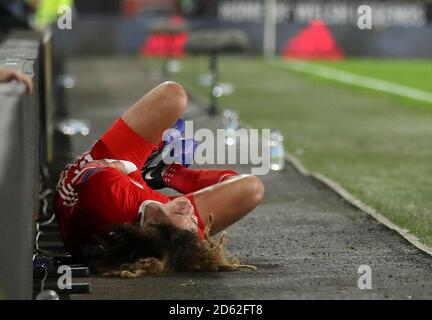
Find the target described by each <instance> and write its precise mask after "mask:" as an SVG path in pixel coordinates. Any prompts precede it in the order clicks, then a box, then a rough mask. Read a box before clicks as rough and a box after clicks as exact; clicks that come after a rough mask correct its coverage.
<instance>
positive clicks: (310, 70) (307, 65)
mask: <svg viewBox="0 0 432 320" xmlns="http://www.w3.org/2000/svg"><path fill="white" fill-rule="evenodd" d="M270 63H271V64H272V65H276V66H282V67H284V68H287V69H290V70H294V71H298V72H302V73H307V74H312V75H315V76H318V77H322V78H326V79H330V80H335V81H339V82H343V83H348V84H352V85H355V86H359V87H364V88H368V89H372V90H376V91H382V92H387V93H391V94H395V95H398V96H401V97H405V98H410V99H414V100H418V101H424V102H428V103H432V93H431V92H428V91H423V90H419V89H415V88H411V87H407V86H404V85H401V84H397V83H393V82H389V81H385V80H379V79H375V78H371V77H368V76H361V75H358V74H354V73H351V72H347V71H342V70H338V69H335V68H331V67H327V66H321V65H318V64H316V63H311V62H305V61H298V60H288V61H286V62H285V63H282V64H279V63H274V62H270Z"/></svg>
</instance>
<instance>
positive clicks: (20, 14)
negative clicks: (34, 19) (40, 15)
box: [0, 0, 33, 32]
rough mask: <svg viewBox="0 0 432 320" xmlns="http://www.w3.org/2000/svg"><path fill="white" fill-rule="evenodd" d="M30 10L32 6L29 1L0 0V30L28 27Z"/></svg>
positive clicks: (7, 30) (31, 10)
mask: <svg viewBox="0 0 432 320" xmlns="http://www.w3.org/2000/svg"><path fill="white" fill-rule="evenodd" d="M32 12H33V8H32V5H31V3H30V2H29V1H23V0H0V31H1V32H9V31H10V30H12V29H29V28H30V24H31V22H30V20H31V19H30V17H31V14H32Z"/></svg>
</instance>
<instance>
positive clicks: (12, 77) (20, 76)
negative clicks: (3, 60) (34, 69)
mask: <svg viewBox="0 0 432 320" xmlns="http://www.w3.org/2000/svg"><path fill="white" fill-rule="evenodd" d="M9 81H18V82H22V83H24V84H25V86H26V89H27V93H29V94H31V93H32V91H33V83H32V81H31V79H30V78H29V77H28V76H27V75H25V74H24V73H22V72H19V71H15V70H11V69H5V68H1V67H0V83H2V82H9Z"/></svg>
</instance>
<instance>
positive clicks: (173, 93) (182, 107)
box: [160, 81, 187, 117]
mask: <svg viewBox="0 0 432 320" xmlns="http://www.w3.org/2000/svg"><path fill="white" fill-rule="evenodd" d="M160 90H161V91H162V93H163V95H164V96H165V97H166V98H167V101H168V104H169V108H170V111H171V112H173V113H175V114H177V115H178V116H179V117H180V116H181V115H182V114H183V113H184V112H185V111H186V107H187V94H186V91H185V89H184V88H183V87H182V85H181V84H179V83H177V82H174V81H166V82H164V83H162V84H161V85H160Z"/></svg>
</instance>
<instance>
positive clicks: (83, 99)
mask: <svg viewBox="0 0 432 320" xmlns="http://www.w3.org/2000/svg"><path fill="white" fill-rule="evenodd" d="M68 69H69V72H70V73H72V74H73V75H74V76H75V78H76V87H75V88H74V89H72V90H70V91H69V98H70V99H69V104H70V107H69V111H70V116H71V117H74V118H86V119H89V120H90V121H91V123H92V131H91V134H90V135H89V136H87V137H74V138H73V140H72V147H73V150H74V152H75V153H76V154H78V153H81V152H83V151H84V150H86V149H87V148H88V147H89V146H90V145H91V144H92V143H93V142H94V140H95V139H97V138H98V136H100V135H101V134H102V133H103V132H104V130H105V129H107V128H108V126H109V125H110V124H111V123H112V122H113V121H114V120H115V118H116V117H118V116H119V115H121V113H122V112H123V111H124V110H126V109H127V107H128V106H129V105H131V104H132V103H133V102H134V101H135V100H136V99H138V98H139V97H140V96H141V95H143V94H144V93H145V92H146V91H148V90H149V89H150V88H151V87H152V86H154V85H155V84H156V83H158V82H159V81H160V78H159V76H158V74H157V73H155V72H149V71H147V70H145V69H144V68H143V66H142V64H140V63H139V62H138V61H137V60H136V59H133V58H131V59H127V58H106V57H104V58H103V59H102V58H101V59H96V58H91V59H90V58H86V59H76V60H73V61H71V62H70V63H69V65H68ZM200 110H201V109H200V107H198V106H196V105H195V104H193V103H191V106H190V112H189V113H188V114H187V115H186V118H190V119H193V120H194V125H195V128H200V127H206V128H211V129H215V128H221V127H222V125H221V119H220V118H219V117H215V118H209V117H207V116H206V115H205V114H203V113H199V111H200ZM235 169H237V170H239V171H241V172H245V173H249V172H250V168H248V167H235ZM262 180H263V182H264V184H265V186H266V196H265V201H264V203H263V204H262V205H261V206H260V207H259V208H257V209H256V210H255V211H254V212H253V213H251V214H250V215H249V216H248V217H247V218H245V219H244V220H242V221H240V222H239V223H237V224H236V225H234V226H233V227H231V228H229V229H228V230H227V233H228V238H229V244H228V248H229V252H230V254H231V255H232V256H236V257H238V258H239V259H240V260H241V262H242V263H245V264H253V265H255V266H257V267H258V270H257V271H252V270H240V271H237V272H231V273H194V274H171V275H166V276H157V277H146V278H141V279H132V280H121V279H106V278H97V277H95V278H91V279H90V282H91V284H92V288H93V293H92V294H90V295H80V296H75V297H74V296H72V299H74V298H76V299H381V298H389V299H410V298H413V299H417V298H427V299H430V298H432V272H431V271H432V258H431V257H430V256H428V255H426V254H424V253H422V252H421V251H419V250H418V249H416V248H415V247H413V246H412V245H411V244H409V243H408V242H406V241H405V240H404V239H402V238H401V237H400V236H399V235H398V234H396V233H395V232H393V231H390V230H388V229H387V228H386V227H384V226H383V225H380V224H378V223H377V222H376V221H375V220H373V219H372V218H370V217H369V216H368V215H367V214H365V213H363V212H361V211H359V210H358V209H356V208H354V207H352V206H351V205H350V204H349V203H347V202H345V201H344V200H342V199H341V198H340V197H339V196H338V195H337V194H335V193H334V192H332V191H331V190H329V189H328V188H327V187H325V186H324V185H322V184H321V183H319V182H317V181H316V180H313V179H312V178H309V177H305V176H302V175H301V174H299V173H298V172H297V171H296V170H294V168H292V167H291V166H289V165H288V167H287V169H286V170H285V171H283V172H278V173H275V172H272V173H270V174H268V175H266V176H263V177H262ZM361 265H368V266H370V267H371V269H372V287H373V289H372V290H360V289H358V287H357V280H358V278H359V276H360V275H359V274H358V268H359V266H361Z"/></svg>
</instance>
